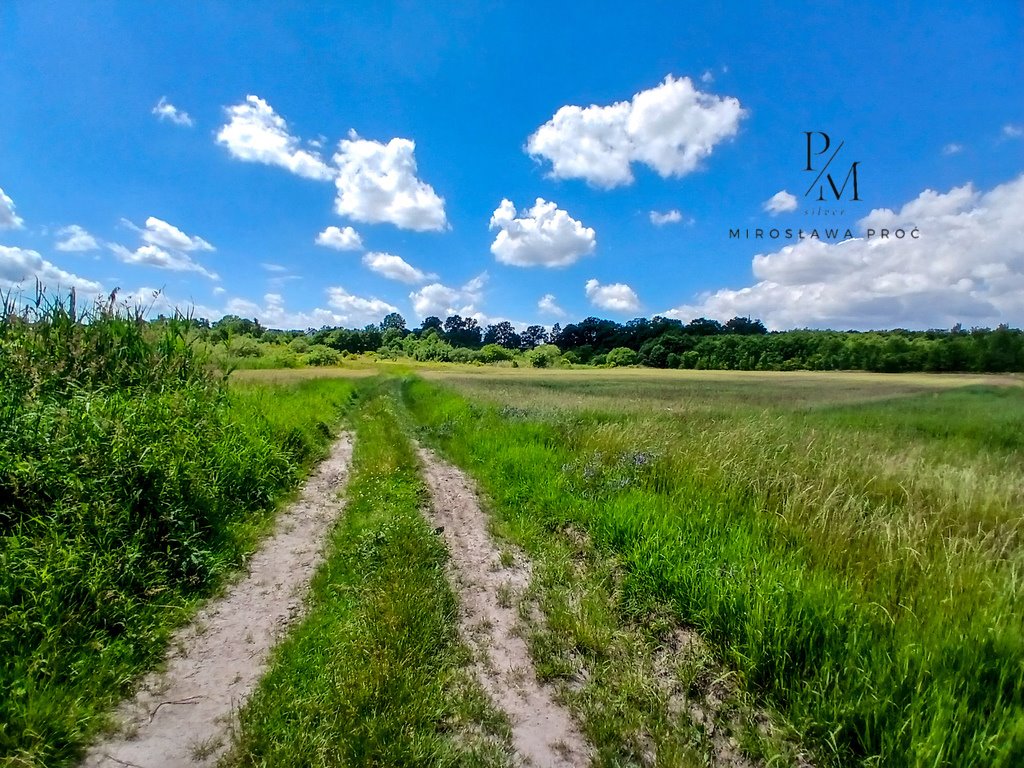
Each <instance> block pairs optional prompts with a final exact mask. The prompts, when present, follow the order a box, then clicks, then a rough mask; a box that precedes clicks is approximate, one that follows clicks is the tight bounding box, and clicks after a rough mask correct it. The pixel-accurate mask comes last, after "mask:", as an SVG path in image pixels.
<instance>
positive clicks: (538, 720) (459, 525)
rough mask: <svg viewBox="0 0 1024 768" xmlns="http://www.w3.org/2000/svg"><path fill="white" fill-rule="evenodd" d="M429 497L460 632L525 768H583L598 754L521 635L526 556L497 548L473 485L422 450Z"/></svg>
mask: <svg viewBox="0 0 1024 768" xmlns="http://www.w3.org/2000/svg"><path fill="white" fill-rule="evenodd" d="M420 460H421V461H422V463H423V466H424V478H425V480H426V483H427V487H428V488H429V490H430V496H431V502H432V503H431V510H430V519H431V522H432V523H433V525H434V526H436V529H437V530H438V532H439V533H440V535H442V536H443V537H444V539H445V542H446V543H447V545H448V549H449V551H450V553H451V572H452V574H451V575H452V580H453V582H454V584H455V587H456V589H457V592H458V594H459V602H460V615H459V629H460V634H461V635H462V638H463V640H464V641H465V642H466V643H467V644H468V645H469V647H470V648H471V649H473V651H474V657H475V664H474V666H475V672H476V675H477V678H478V679H479V680H480V683H481V685H482V686H483V688H484V690H485V691H486V692H487V694H488V695H489V696H490V698H491V700H492V702H493V703H494V704H495V706H497V707H498V708H499V709H501V710H503V711H504V712H505V713H506V714H507V715H508V718H509V721H510V723H511V726H512V742H513V745H514V747H515V749H516V752H517V754H518V756H519V757H520V758H521V759H522V761H523V762H524V763H525V764H526V765H531V766H536V768H578V767H579V766H586V765H589V764H590V762H591V751H590V748H589V747H588V745H587V742H586V740H585V739H584V737H583V735H582V734H581V733H580V730H579V728H578V727H577V725H576V723H575V721H574V720H573V718H572V716H571V715H570V714H569V711H568V710H567V709H566V708H565V707H563V706H562V705H560V704H559V703H558V702H556V701H555V699H554V697H553V694H552V691H551V689H550V688H549V687H547V686H544V685H541V684H540V683H539V682H538V680H537V676H536V673H535V671H534V668H533V663H532V661H531V659H530V654H529V650H528V649H527V646H526V642H525V641H524V640H523V639H522V637H520V636H519V635H518V634H517V625H518V618H517V611H516V608H515V605H516V604H517V603H518V600H517V599H515V596H516V594H517V593H521V592H522V591H523V590H524V589H525V588H526V586H527V585H528V584H529V581H530V567H529V563H528V561H527V560H526V559H525V558H524V557H523V556H522V554H521V553H517V552H514V551H513V550H511V549H509V548H506V549H505V554H504V557H503V556H502V551H501V550H499V549H498V547H497V546H495V543H494V540H493V539H492V538H491V536H490V534H489V532H488V530H487V516H486V515H485V514H484V512H483V511H482V509H481V507H480V502H479V500H478V499H477V496H476V493H475V492H474V490H473V486H472V483H471V482H470V480H469V479H468V478H467V477H466V475H465V474H463V473H462V472H461V471H460V470H459V469H458V468H456V467H454V466H452V465H451V464H448V463H446V462H444V461H442V460H441V459H440V458H438V457H437V456H436V455H435V454H433V453H431V452H430V451H427V450H424V449H420Z"/></svg>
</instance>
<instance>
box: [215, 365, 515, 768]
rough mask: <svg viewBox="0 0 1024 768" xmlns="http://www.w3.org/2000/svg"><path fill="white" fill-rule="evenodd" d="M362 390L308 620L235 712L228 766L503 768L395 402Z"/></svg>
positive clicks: (498, 729)
mask: <svg viewBox="0 0 1024 768" xmlns="http://www.w3.org/2000/svg"><path fill="white" fill-rule="evenodd" d="M365 386H366V387H367V389H368V392H369V394H368V395H367V397H366V398H365V399H364V401H363V403H362V406H361V407H360V409H359V411H358V412H357V413H356V414H355V416H354V425H355V429H356V441H355V453H354V457H353V471H352V475H351V479H350V480H349V484H348V490H347V497H348V501H347V505H346V507H345V511H344V513H343V515H342V518H341V520H340V521H339V523H338V524H337V526H336V529H335V531H334V532H333V534H332V537H331V540H330V543H329V554H328V559H327V561H326V563H325V564H324V566H322V568H321V570H320V571H319V572H318V574H317V576H316V577H315V579H314V581H313V584H312V592H311V597H310V611H309V614H308V615H307V616H306V618H305V619H304V620H303V622H302V623H301V624H300V625H299V626H298V627H297V628H296V629H295V630H294V631H293V632H292V633H291V634H290V636H289V637H288V639H287V640H285V641H284V642H283V643H282V644H281V645H280V646H279V647H278V648H277V649H276V650H275V651H274V653H273V656H272V659H271V664H270V668H269V670H268V672H267V674H266V676H265V677H264V678H263V680H262V681H261V683H260V685H259V687H258V689H257V690H256V692H255V693H254V694H253V696H252V698H251V699H250V700H249V702H248V704H247V705H246V707H245V708H244V709H243V711H242V712H241V727H240V734H239V736H238V739H237V744H236V747H235V749H234V751H233V753H232V755H231V756H230V757H229V758H228V764H229V765H232V766H262V765H282V766H283V765H287V766H352V765H387V766H423V765H470V766H472V765H481V766H484V765H486V766H496V765H505V764H506V762H505V758H504V757H503V755H505V754H506V753H507V747H506V744H507V738H508V733H507V725H506V724H505V723H504V722H503V721H502V719H501V718H500V717H499V716H497V715H496V714H495V713H494V712H493V711H491V710H490V709H489V706H488V704H487V703H486V699H485V698H484V696H483V695H482V693H481V692H480V690H479V689H478V687H477V686H476V685H475V684H474V683H472V682H471V681H470V680H469V678H468V677H467V674H466V672H465V671H464V666H465V664H466V663H467V661H468V657H467V651H466V650H465V649H464V648H463V647H462V646H461V644H460V643H459V641H458V637H457V632H456V618H455V616H456V602H455V596H454V595H453V593H452V591H451V589H450V587H449V585H448V583H447V580H446V577H445V571H444V566H445V561H446V557H447V555H446V552H445V549H444V545H443V543H442V542H441V540H440V539H439V538H438V537H437V536H436V535H435V534H434V532H433V531H432V530H431V529H430V527H429V526H428V525H427V523H426V520H425V519H424V517H423V516H422V514H421V513H420V507H421V505H422V504H424V503H425V495H424V494H425V489H424V486H423V484H422V482H421V480H420V478H419V468H418V463H417V459H416V455H415V453H414V452H413V450H412V446H411V445H410V444H409V441H408V439H407V438H406V436H405V435H404V433H403V431H402V428H401V426H400V424H399V422H398V420H397V418H396V414H395V409H394V405H393V399H392V398H391V397H389V396H387V395H386V394H385V393H384V392H382V391H381V390H380V385H379V384H378V383H377V382H370V383H368V384H367V385H365Z"/></svg>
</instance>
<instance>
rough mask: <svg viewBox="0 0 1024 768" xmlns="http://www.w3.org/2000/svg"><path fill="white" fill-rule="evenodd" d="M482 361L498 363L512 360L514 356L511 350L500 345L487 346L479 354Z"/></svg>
mask: <svg viewBox="0 0 1024 768" xmlns="http://www.w3.org/2000/svg"><path fill="white" fill-rule="evenodd" d="M477 354H478V356H479V358H480V361H481V362H484V363H497V362H501V361H502V360H511V359H512V358H513V357H514V355H513V353H512V351H511V350H509V349H505V347H503V346H501V345H499V344H485V345H484V346H483V348H482V349H481V350H480V351H479V352H478V353H477Z"/></svg>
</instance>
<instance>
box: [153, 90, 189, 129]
mask: <svg viewBox="0 0 1024 768" xmlns="http://www.w3.org/2000/svg"><path fill="white" fill-rule="evenodd" d="M153 114H154V115H156V116H157V117H158V118H159V119H160V120H170V121H171V122H172V123H174V124H175V125H184V126H187V127H189V128H191V127H192V125H193V122H192V118H191V117H190V116H189V114H188V112H185V111H184V110H182V109H178V108H177V107H176V106H174V105H173V104H171V102H169V101H168V100H167V97H166V96H161V97H160V101H158V102H157V103H156V106H155V107H153Z"/></svg>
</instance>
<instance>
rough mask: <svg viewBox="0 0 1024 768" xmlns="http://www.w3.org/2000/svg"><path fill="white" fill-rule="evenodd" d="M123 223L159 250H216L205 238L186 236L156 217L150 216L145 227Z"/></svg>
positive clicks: (123, 221)
mask: <svg viewBox="0 0 1024 768" xmlns="http://www.w3.org/2000/svg"><path fill="white" fill-rule="evenodd" d="M121 223H122V224H124V225H125V226H126V227H128V228H129V229H132V230H134V231H135V232H137V233H138V234H139V236H140V237H141V238H142V239H143V240H144V241H145V242H146V243H148V244H149V245H155V246H157V247H158V248H166V249H170V250H174V251H212V250H215V249H214V247H213V246H212V245H210V244H209V243H208V242H206V241H205V240H203V238H201V237H192V236H190V235H186V234H185V233H184V232H182V231H181V230H180V229H178V228H177V227H176V226H174V225H173V224H168V223H167V222H166V221H163V220H162V219H158V218H156V217H155V216H150V217H149V218H148V219H146V224H145V226H144V227H137V226H135V225H134V224H133V223H132V222H130V221H128V220H127V219H122V220H121Z"/></svg>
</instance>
